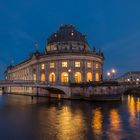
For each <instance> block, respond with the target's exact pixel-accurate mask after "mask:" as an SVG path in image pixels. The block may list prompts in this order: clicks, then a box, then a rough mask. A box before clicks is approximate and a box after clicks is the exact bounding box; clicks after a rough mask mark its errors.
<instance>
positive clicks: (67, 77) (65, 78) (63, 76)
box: [61, 72, 69, 83]
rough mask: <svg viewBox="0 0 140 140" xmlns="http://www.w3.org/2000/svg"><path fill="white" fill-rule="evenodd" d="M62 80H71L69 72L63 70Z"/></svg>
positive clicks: (64, 81) (63, 81)
mask: <svg viewBox="0 0 140 140" xmlns="http://www.w3.org/2000/svg"><path fill="white" fill-rule="evenodd" d="M61 82H62V83H68V82H69V74H68V73H67V72H63V73H62V74H61Z"/></svg>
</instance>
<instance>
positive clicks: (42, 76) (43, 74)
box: [41, 73, 46, 82]
mask: <svg viewBox="0 0 140 140" xmlns="http://www.w3.org/2000/svg"><path fill="white" fill-rule="evenodd" d="M45 80H46V77H45V73H42V74H41V81H42V82H44V81H45Z"/></svg>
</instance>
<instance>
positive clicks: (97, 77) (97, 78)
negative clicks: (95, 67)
mask: <svg viewBox="0 0 140 140" xmlns="http://www.w3.org/2000/svg"><path fill="white" fill-rule="evenodd" d="M99 80H100V78H99V73H98V72H96V74H95V81H99Z"/></svg>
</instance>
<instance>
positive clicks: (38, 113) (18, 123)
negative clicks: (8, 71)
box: [0, 96, 140, 140]
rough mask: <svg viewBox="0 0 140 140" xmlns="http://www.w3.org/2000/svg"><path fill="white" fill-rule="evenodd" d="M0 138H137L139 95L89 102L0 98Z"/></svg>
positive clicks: (17, 139) (138, 136)
mask: <svg viewBox="0 0 140 140" xmlns="http://www.w3.org/2000/svg"><path fill="white" fill-rule="evenodd" d="M0 124H1V125H0V136H1V137H0V139H2V140H9V139H10V138H13V139H14V140H25V139H26V140H28V139H29V140H31V139H33V140H122V139H127V140H133V139H135V140H139V138H140V133H139V132H140V98H138V97H134V96H127V97H125V100H124V101H123V103H121V102H116V103H115V102H113V103H107V102H105V103H104V102H102V103H92V102H81V101H67V100H63V101H61V100H59V101H58V100H50V99H38V100H36V99H34V100H32V99H31V98H30V97H23V96H1V97H0Z"/></svg>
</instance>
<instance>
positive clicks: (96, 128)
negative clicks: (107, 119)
mask: <svg viewBox="0 0 140 140" xmlns="http://www.w3.org/2000/svg"><path fill="white" fill-rule="evenodd" d="M92 128H93V133H94V134H98V135H101V134H102V113H101V110H95V112H94V114H93V119H92Z"/></svg>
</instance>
